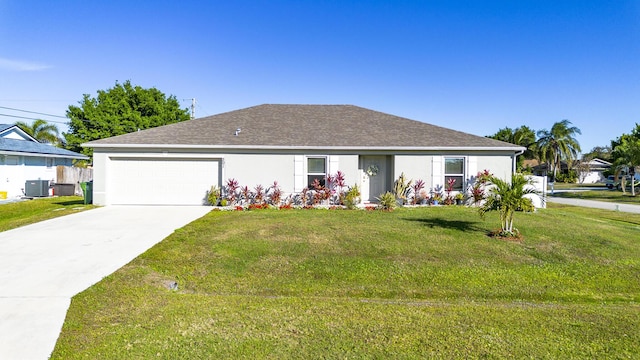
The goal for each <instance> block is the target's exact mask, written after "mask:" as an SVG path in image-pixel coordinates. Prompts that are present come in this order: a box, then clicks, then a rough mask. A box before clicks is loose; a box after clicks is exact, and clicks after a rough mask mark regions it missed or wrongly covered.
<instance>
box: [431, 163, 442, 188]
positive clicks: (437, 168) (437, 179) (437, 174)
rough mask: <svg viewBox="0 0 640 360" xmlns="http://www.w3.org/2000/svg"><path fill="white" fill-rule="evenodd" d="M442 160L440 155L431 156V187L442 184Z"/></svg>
mask: <svg viewBox="0 0 640 360" xmlns="http://www.w3.org/2000/svg"><path fill="white" fill-rule="evenodd" d="M443 166H444V161H443V159H442V156H434V157H432V158H431V187H434V188H435V187H436V186H438V185H440V186H444V184H443V182H444V179H443V178H442V174H444V169H443V168H442V167H443Z"/></svg>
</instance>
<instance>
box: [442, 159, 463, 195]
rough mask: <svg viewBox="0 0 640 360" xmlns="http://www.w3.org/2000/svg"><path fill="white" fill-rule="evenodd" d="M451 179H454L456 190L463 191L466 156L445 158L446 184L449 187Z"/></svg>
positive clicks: (454, 188)
mask: <svg viewBox="0 0 640 360" xmlns="http://www.w3.org/2000/svg"><path fill="white" fill-rule="evenodd" d="M449 179H454V180H455V181H456V182H455V183H454V184H453V190H454V191H462V189H463V187H464V158H445V159H444V186H445V188H446V187H447V184H449Z"/></svg>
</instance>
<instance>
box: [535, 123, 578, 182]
mask: <svg viewBox="0 0 640 360" xmlns="http://www.w3.org/2000/svg"><path fill="white" fill-rule="evenodd" d="M569 125H571V121H569V120H562V121H560V122H557V123H555V124H553V126H552V127H551V131H548V130H547V129H543V130H540V131H538V142H537V151H538V156H539V157H540V161H542V162H546V163H547V164H551V166H552V168H553V181H554V182H555V180H556V173H557V171H558V168H559V167H560V162H561V161H562V160H564V161H566V162H567V166H569V168H571V166H572V165H573V160H575V159H577V158H578V153H579V152H580V143H579V142H578V140H576V138H575V135H576V134H582V132H581V131H580V129H578V128H577V127H575V126H569Z"/></svg>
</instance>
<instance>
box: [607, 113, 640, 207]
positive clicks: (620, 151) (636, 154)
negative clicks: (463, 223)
mask: <svg viewBox="0 0 640 360" xmlns="http://www.w3.org/2000/svg"><path fill="white" fill-rule="evenodd" d="M639 129H640V126H639V125H636V130H639ZM616 142H617V143H618V145H616V147H615V148H614V149H613V152H612V156H613V158H614V159H615V160H614V163H613V164H614V166H615V168H616V178H617V177H618V176H619V174H620V173H621V172H622V170H623V169H627V170H628V174H629V175H631V195H632V196H636V192H635V186H634V185H635V183H636V181H635V179H634V175H635V167H636V166H638V165H640V131H635V132H632V133H631V134H622V136H620V137H619V138H618V139H617V140H616ZM621 183H622V192H623V193H624V192H625V187H626V184H625V176H624V175H623V176H622V181H621Z"/></svg>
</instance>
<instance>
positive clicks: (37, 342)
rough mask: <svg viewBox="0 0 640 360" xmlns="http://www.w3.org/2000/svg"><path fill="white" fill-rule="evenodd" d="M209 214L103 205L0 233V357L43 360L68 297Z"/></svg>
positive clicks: (191, 209) (188, 209)
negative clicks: (176, 230) (175, 231)
mask: <svg viewBox="0 0 640 360" xmlns="http://www.w3.org/2000/svg"><path fill="white" fill-rule="evenodd" d="M210 209H211V208H209V207H204V206H202V207H199V206H108V207H103V208H98V209H94V210H88V211H85V212H81V213H78V214H73V215H67V216H63V217H59V218H56V219H51V220H47V221H43V222H40V223H37V224H33V225H28V226H24V227H22V228H18V229H14V230H9V231H5V232H1V233H0V359H3V360H5V359H20V360H23V359H47V358H48V357H49V355H50V354H51V351H53V348H54V346H55V343H56V340H57V339H58V336H59V334H60V330H61V328H62V324H63V322H64V319H65V316H66V312H67V309H68V308H69V304H70V302H71V297H72V296H74V295H76V294H77V293H79V292H81V291H83V290H85V289H86V288H88V287H90V286H91V285H93V284H95V283H96V282H98V281H100V280H101V279H102V278H103V277H105V276H107V275H109V274H111V273H113V272H114V271H116V270H117V269H119V268H120V267H122V266H123V265H125V264H127V263H128V262H130V261H131V260H133V259H134V258H135V257H137V256H138V255H140V254H141V253H143V252H144V251H146V250H147V249H149V248H150V247H152V246H153V245H155V244H156V243H158V242H160V241H161V240H162V239H164V238H165V237H167V236H168V235H170V234H171V233H172V232H173V231H174V230H175V229H177V228H180V227H182V226H184V225H186V224H188V223H190V222H191V221H193V220H195V219H197V218H200V217H202V216H203V215H205V214H206V213H207V212H208V211H209V210H210Z"/></svg>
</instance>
